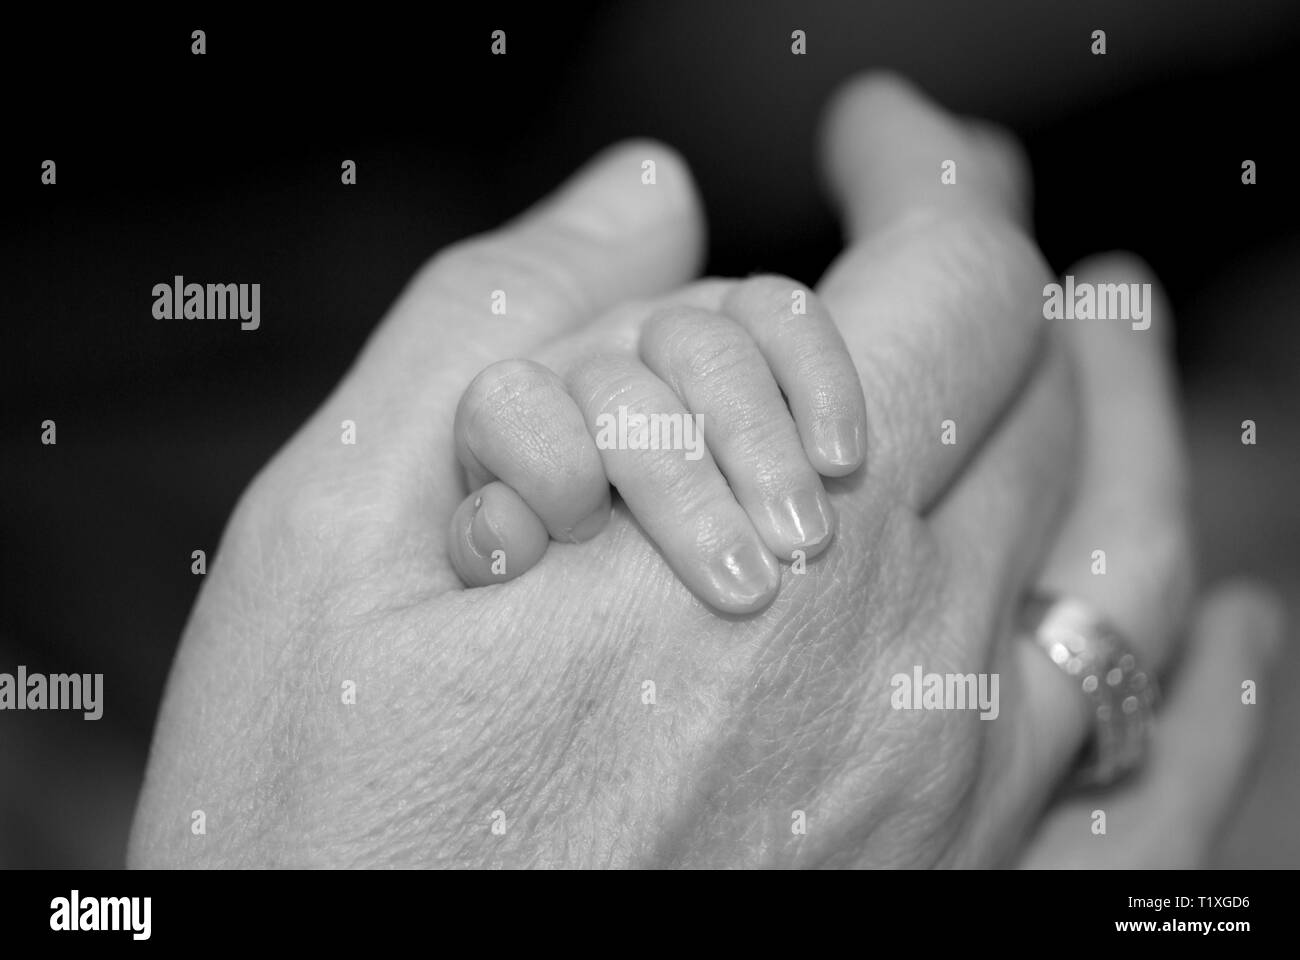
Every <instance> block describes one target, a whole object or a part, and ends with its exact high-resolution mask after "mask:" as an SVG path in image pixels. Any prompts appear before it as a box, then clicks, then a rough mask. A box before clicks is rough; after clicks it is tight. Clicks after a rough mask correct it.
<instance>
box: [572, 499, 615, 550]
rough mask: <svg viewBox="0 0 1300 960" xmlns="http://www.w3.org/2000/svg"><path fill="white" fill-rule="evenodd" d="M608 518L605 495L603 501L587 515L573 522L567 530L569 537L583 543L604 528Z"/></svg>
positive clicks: (607, 503) (575, 541) (607, 502)
mask: <svg viewBox="0 0 1300 960" xmlns="http://www.w3.org/2000/svg"><path fill="white" fill-rule="evenodd" d="M608 520H609V498H608V497H606V498H605V502H604V503H602V504H601V505H600V506H599V507H597V508H596V509H595V511H594V512H593V513H592V514H591V515H590V516H589V517H586V518H585V519H583V520H581V521H579V522H578V523H576V524H574V526H573V528H572V529H571V530H570V531H569V538H570V539H571V540H572V541H573V542H574V543H583V542H584V541H587V540H590V539H591V538H592V537H594V536H595V535H596V534H598V533H600V531H601V530H603V529H604V528H605V524H606V523H607V522H608Z"/></svg>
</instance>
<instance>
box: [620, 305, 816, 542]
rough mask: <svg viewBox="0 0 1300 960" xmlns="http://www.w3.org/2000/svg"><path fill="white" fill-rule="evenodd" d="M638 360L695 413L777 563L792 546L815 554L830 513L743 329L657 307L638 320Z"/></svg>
mask: <svg viewBox="0 0 1300 960" xmlns="http://www.w3.org/2000/svg"><path fill="white" fill-rule="evenodd" d="M641 358H642V360H644V361H645V363H646V365H647V366H648V367H649V368H650V369H651V370H652V371H654V372H655V373H656V374H658V375H659V376H660V377H661V378H662V379H663V380H664V381H665V382H666V383H667V384H668V385H669V386H671V387H672V388H673V390H675V391H676V393H677V395H678V396H679V397H680V398H681V400H682V401H683V403H685V405H686V407H687V408H688V409H689V410H690V411H692V413H696V414H699V415H701V416H702V417H703V423H704V424H706V425H707V426H706V429H707V432H708V449H709V451H710V452H711V453H712V454H713V456H714V457H715V458H716V459H717V463H718V465H719V467H721V469H722V472H723V473H724V474H725V475H726V478H727V480H728V482H729V483H730V486H731V489H732V491H733V492H734V493H735V497H736V499H737V500H738V501H739V502H740V505H741V506H742V507H744V508H745V511H746V513H748V514H749V517H750V519H751V520H752V521H753V523H754V526H755V527H756V528H757V529H758V531H759V532H760V533H761V535H762V537H763V540H764V542H765V543H766V544H767V546H768V547H769V548H770V549H771V550H772V551H773V552H774V553H775V554H776V555H777V556H779V557H781V558H782V559H786V560H789V559H792V557H793V555H794V552H795V551H796V550H802V551H804V552H805V554H806V555H807V556H813V555H816V554H817V553H820V552H821V551H822V550H823V549H824V548H825V547H826V545H827V544H828V543H829V541H830V538H831V535H832V534H833V533H834V529H835V517H834V512H833V511H832V509H831V505H830V501H829V499H828V498H827V496H826V491H825V490H824V489H823V488H822V482H821V478H820V477H818V476H817V472H816V471H815V470H814V469H813V467H812V465H811V464H809V462H808V459H807V458H806V457H805V456H804V448H803V446H801V444H800V439H799V433H798V431H797V430H796V429H795V424H794V421H793V420H792V419H791V417H790V411H789V410H788V409H787V408H786V405H785V401H784V400H783V399H782V398H781V391H780V390H779V389H778V388H777V384H776V381H775V380H773V378H772V371H771V370H770V369H769V368H768V362H767V361H766V360H765V359H764V357H763V355H762V354H761V353H760V352H759V348H758V346H757V345H756V344H755V342H754V340H752V339H751V338H750V336H749V334H748V333H746V331H745V329H744V328H743V327H741V326H740V325H739V324H738V323H736V322H735V321H734V320H732V319H730V318H729V317H726V316H724V315H722V314H720V313H715V312H712V311H708V310H700V309H696V308H693V307H667V308H664V309H661V310H658V311H656V312H655V313H654V314H653V315H652V316H651V318H650V319H649V321H648V322H647V324H646V326H645V328H644V331H643V333H642V338H641Z"/></svg>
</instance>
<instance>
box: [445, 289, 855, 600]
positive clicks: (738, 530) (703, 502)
mask: <svg viewBox="0 0 1300 960" xmlns="http://www.w3.org/2000/svg"><path fill="white" fill-rule="evenodd" d="M792 291H798V292H799V295H800V296H802V297H803V299H804V301H805V306H804V310H805V312H804V313H802V314H800V315H794V314H793V313H792V312H791V301H792ZM724 311H726V312H724ZM619 316H620V318H622V320H621V322H617V323H608V322H602V323H599V324H595V325H593V326H591V327H589V328H587V329H586V330H584V331H581V332H579V333H577V334H575V335H573V336H571V337H568V338H562V339H561V340H559V341H556V342H554V343H552V344H550V345H548V347H547V348H546V351H545V354H546V357H547V359H548V360H549V362H550V363H551V364H552V365H553V366H554V370H552V368H551V367H548V366H546V365H545V364H542V363H539V362H536V361H532V360H506V361H502V362H500V363H496V364H493V365H492V366H490V367H488V368H487V369H486V370H484V371H482V372H481V373H480V374H479V375H478V376H476V377H475V378H474V380H473V381H472V382H471V383H470V386H469V388H468V389H467V390H466V391H465V394H464V396H462V397H461V400H460V403H459V405H458V406H457V409H456V450H457V455H458V457H459V458H460V461H461V464H462V466H464V467H465V468H466V473H467V475H468V476H469V478H470V486H471V487H473V488H474V490H473V492H471V493H470V494H469V496H468V497H467V498H466V501H467V502H465V503H462V504H461V506H460V508H458V510H457V513H456V515H455V516H453V518H452V524H451V530H450V538H451V543H450V546H449V554H450V557H451V560H452V565H453V566H454V567H455V569H456V572H457V573H458V574H459V575H460V577H461V580H462V581H463V582H464V583H465V584H466V585H467V586H485V585H488V584H493V583H503V582H505V581H507V580H510V579H513V578H514V577H517V576H520V575H521V574H523V573H526V572H527V571H528V570H529V569H530V568H531V567H532V566H533V565H534V564H535V563H536V561H537V560H538V559H539V558H540V556H541V553H542V552H543V550H544V548H545V540H544V539H541V535H542V534H543V533H544V532H545V531H550V532H551V534H552V536H554V537H555V538H556V539H558V540H561V541H565V542H579V541H583V540H586V539H588V538H589V537H591V536H594V535H595V534H597V533H599V532H600V530H601V529H602V528H603V526H604V522H605V520H606V519H607V518H608V516H609V489H608V488H609V485H610V484H611V483H612V484H613V485H614V486H615V487H617V489H618V491H619V493H620V495H621V497H622V500H623V503H624V504H625V505H626V506H627V508H628V510H629V511H630V512H631V513H632V515H633V517H635V519H636V521H637V522H638V523H639V524H640V526H641V528H642V530H643V531H644V532H645V533H646V535H647V536H648V537H649V538H650V540H651V541H652V542H653V543H654V544H655V546H656V547H657V548H658V549H659V551H660V552H661V553H662V554H663V556H664V559H665V560H667V562H668V564H669V566H671V567H672V568H673V570H674V571H675V572H676V573H677V574H678V576H679V578H680V579H681V580H682V582H683V583H685V584H686V586H687V587H689V588H690V589H691V591H692V592H693V593H695V595H696V596H697V597H699V598H700V599H701V600H702V601H704V602H705V603H706V604H708V605H709V606H711V607H713V608H714V609H715V610H718V611H720V612H722V613H752V612H755V611H757V610H760V609H762V608H763V607H766V606H767V604H769V603H770V602H771V601H772V599H773V598H774V597H775V596H776V591H777V588H778V587H779V585H780V577H781V573H780V570H779V568H778V566H777V558H780V559H782V560H786V561H790V560H792V559H794V557H795V552H796V551H799V552H800V553H801V557H800V559H801V560H804V559H809V558H812V557H815V556H817V555H818V554H820V553H821V552H822V550H824V549H825V548H826V547H827V545H828V544H829V543H830V539H831V537H832V535H833V534H834V532H835V516H834V511H833V510H832V509H831V506H830V502H829V500H828V499H827V496H826V492H825V490H824V488H823V487H822V483H821V479H820V477H819V476H818V473H819V471H820V472H822V473H824V474H825V475H827V476H847V475H849V474H851V473H853V472H854V470H855V469H857V468H858V467H860V466H861V464H862V453H863V451H862V447H863V443H862V438H864V437H865V436H866V412H865V410H864V400H863V396H862V387H861V383H860V381H859V379H858V375H857V371H856V370H854V369H853V361H852V358H851V357H850V356H849V355H848V351H847V348H846V347H845V345H844V340H843V338H842V337H841V336H840V334H839V331H838V330H837V329H836V328H835V325H834V323H833V321H832V320H831V319H830V316H829V314H828V313H827V312H826V310H825V308H824V307H823V306H822V305H821V303H820V302H819V301H818V299H817V297H816V296H815V295H814V294H813V293H811V292H810V291H808V290H806V289H804V288H803V287H802V285H801V284H798V283H796V282H795V281H793V280H791V279H789V278H782V277H777V276H761V277H753V278H750V279H748V280H743V281H735V282H724V281H717V280H715V281H708V282H705V283H701V284H697V285H694V286H691V287H688V288H686V289H685V290H683V291H681V293H680V295H673V296H670V297H668V298H667V302H666V303H664V302H660V303H659V304H658V305H651V304H645V305H644V306H642V307H640V308H638V307H636V306H631V307H629V308H628V309H626V310H623V311H620V313H619ZM630 344H635V345H636V347H637V349H636V351H635V352H634V351H633V350H631V349H629V345H630ZM783 392H784V394H785V395H786V396H788V397H790V407H789V408H787V406H786V400H785V399H784V398H783V396H782V394H783ZM624 409H626V410H629V411H631V413H633V414H643V415H646V416H655V415H658V414H665V413H666V414H670V415H676V416H678V417H688V416H690V415H692V414H694V415H698V416H699V417H700V422H701V426H700V427H699V428H698V431H699V432H698V433H696V434H695V441H696V442H699V443H701V444H702V443H703V441H704V440H705V439H707V447H704V446H701V447H698V448H696V449H695V450H694V451H693V453H694V456H688V455H685V453H684V452H682V451H676V450H632V449H626V450H625V449H617V448H614V449H611V448H607V449H604V450H600V449H598V446H597V444H596V441H595V439H594V438H595V437H597V436H599V435H600V433H601V427H600V423H601V419H600V418H601V417H602V416H609V417H614V418H617V417H618V416H619V415H620V413H619V411H620V410H624ZM814 464H815V465H816V466H814ZM497 478H499V479H497ZM488 481H490V482H488ZM502 483H504V484H506V485H508V488H509V489H508V490H502V489H501V484H502ZM484 490H486V491H487V493H488V496H486V497H485V496H484V495H483V494H484ZM511 492H513V493H514V494H517V496H511V495H510V494H511ZM530 512H532V513H533V516H528V513H530ZM584 517H586V518H590V519H591V520H592V521H593V522H592V523H585V522H583V523H576V524H575V521H578V520H581V518H584ZM579 530H581V531H582V535H576V534H577V533H578V531H579ZM507 540H509V541H511V546H512V549H505V548H504V547H503V543H504V542H505V541H507ZM498 551H499V552H498ZM494 554H495V556H496V558H497V559H498V560H499V561H501V562H499V563H497V564H495V565H494V564H493V563H492V562H491V558H492V557H493V556H494ZM737 560H739V562H737Z"/></svg>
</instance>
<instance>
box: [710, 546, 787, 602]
mask: <svg viewBox="0 0 1300 960" xmlns="http://www.w3.org/2000/svg"><path fill="white" fill-rule="evenodd" d="M709 579H710V580H711V581H712V586H713V588H714V593H715V595H716V596H717V597H718V598H719V599H720V600H721V602H722V604H723V605H724V606H726V607H728V608H730V609H733V610H735V611H736V612H740V613H748V612H752V611H753V610H756V609H758V608H759V607H760V606H762V605H763V604H765V603H766V602H767V601H768V600H769V599H770V598H771V596H772V595H773V593H774V591H775V590H776V588H777V587H778V586H780V584H781V569H780V567H778V566H777V564H776V561H775V560H774V559H773V558H772V555H771V554H769V553H768V552H767V551H766V550H765V549H763V547H762V546H760V545H759V544H757V543H754V542H741V543H739V544H736V545H735V546H733V547H732V548H731V549H730V550H727V551H725V552H723V553H722V555H721V556H719V557H717V558H716V559H715V560H714V561H713V562H712V563H711V564H709Z"/></svg>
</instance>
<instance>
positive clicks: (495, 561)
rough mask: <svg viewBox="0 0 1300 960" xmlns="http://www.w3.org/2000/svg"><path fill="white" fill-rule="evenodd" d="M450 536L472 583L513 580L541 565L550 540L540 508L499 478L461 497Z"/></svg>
mask: <svg viewBox="0 0 1300 960" xmlns="http://www.w3.org/2000/svg"><path fill="white" fill-rule="evenodd" d="M449 536H450V541H449V545H448V553H449V555H450V558H451V563H452V566H453V568H454V569H455V570H456V573H457V574H458V575H459V576H460V578H461V581H462V582H463V583H464V584H465V585H466V586H468V587H481V586H487V585H488V584H493V583H504V582H506V581H508V580H513V579H514V578H515V577H518V576H519V575H520V574H522V573H524V572H526V571H528V570H530V569H532V568H533V567H534V566H536V565H537V562H538V561H539V560H540V559H541V558H542V555H543V554H544V553H545V552H546V546H547V543H548V542H549V540H550V537H549V535H548V534H547V532H546V527H545V526H544V525H543V524H542V521H541V520H540V519H539V518H538V516H537V514H535V513H533V511H532V510H531V509H530V508H529V506H528V505H527V504H526V503H524V501H523V500H522V499H521V498H520V497H519V495H518V494H517V493H515V491H514V490H512V489H511V488H510V487H508V486H506V485H505V484H504V483H500V482H494V483H490V484H488V485H487V486H485V487H483V488H482V489H480V490H477V491H475V492H474V493H471V494H470V495H469V496H468V497H466V498H465V499H464V500H463V501H462V502H461V504H460V506H459V507H457V508H456V512H455V513H454V514H453V515H452V519H451V527H450V534H449Z"/></svg>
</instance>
